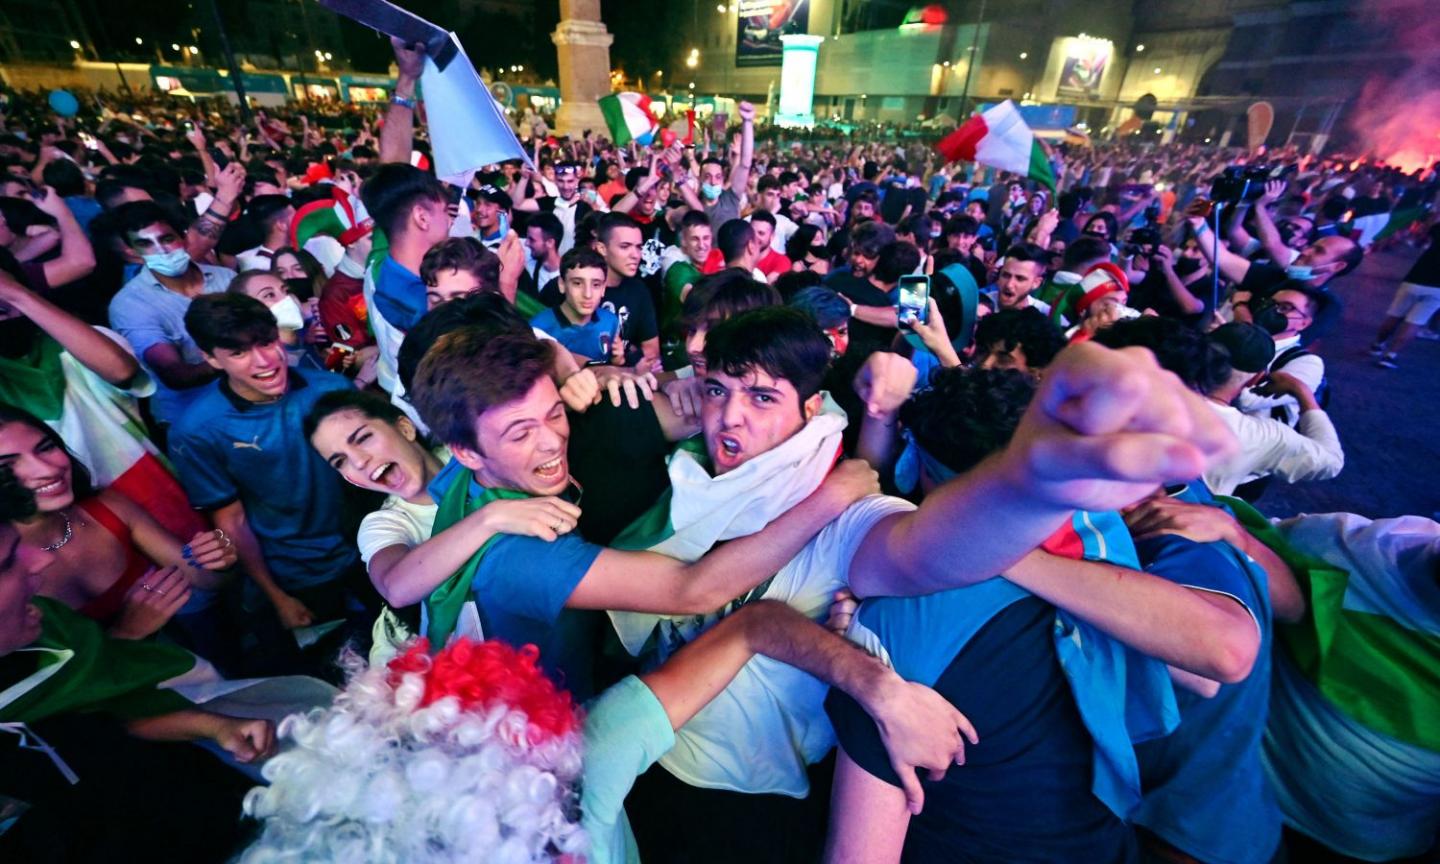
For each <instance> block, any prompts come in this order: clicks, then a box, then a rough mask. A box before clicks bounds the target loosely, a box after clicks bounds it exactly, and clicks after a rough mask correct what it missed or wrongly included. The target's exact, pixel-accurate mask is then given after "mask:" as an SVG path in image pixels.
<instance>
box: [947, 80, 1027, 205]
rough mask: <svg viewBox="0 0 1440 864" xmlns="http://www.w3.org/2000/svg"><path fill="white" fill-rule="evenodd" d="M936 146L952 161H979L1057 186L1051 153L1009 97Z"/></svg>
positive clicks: (967, 122) (975, 117) (968, 122)
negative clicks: (1049, 153) (1047, 151)
mask: <svg viewBox="0 0 1440 864" xmlns="http://www.w3.org/2000/svg"><path fill="white" fill-rule="evenodd" d="M935 149H936V150H937V151H938V152H939V153H940V155H941V156H944V157H945V159H946V161H948V162H960V161H962V160H963V161H969V162H979V163H980V164H981V165H989V166H990V167H992V168H999V169H1001V170H1003V171H1010V172H1013V173H1015V174H1022V175H1024V176H1026V177H1029V178H1030V179H1032V180H1036V181H1038V182H1040V183H1043V184H1045V185H1046V186H1049V187H1050V188H1051V189H1054V188H1055V169H1054V168H1053V167H1051V165H1050V157H1049V156H1048V155H1047V154H1046V153H1045V148H1044V147H1042V146H1041V145H1040V141H1039V140H1038V139H1037V138H1036V137H1035V133H1034V132H1032V131H1030V127H1029V126H1027V125H1025V120H1024V119H1023V118H1022V117H1021V116H1020V111H1019V109H1017V108H1016V107H1015V103H1014V102H1011V101H1010V100H1009V99H1006V100H1005V101H1004V102H1001V103H1000V104H999V105H996V106H995V107H994V108H991V109H990V110H988V111H985V112H984V113H982V114H976V115H975V116H974V117H971V118H970V119H969V120H966V121H965V122H964V123H961V124H960V125H959V126H958V127H957V128H956V129H955V131H954V132H951V133H950V134H949V135H946V136H945V137H944V138H942V139H940V141H939V143H937V144H936V145H935Z"/></svg>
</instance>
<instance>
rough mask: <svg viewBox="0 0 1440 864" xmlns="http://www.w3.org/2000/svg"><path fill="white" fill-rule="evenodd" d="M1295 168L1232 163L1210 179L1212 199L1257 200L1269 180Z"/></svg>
mask: <svg viewBox="0 0 1440 864" xmlns="http://www.w3.org/2000/svg"><path fill="white" fill-rule="evenodd" d="M1294 170H1295V166H1294V165H1290V166H1285V167H1281V166H1270V165H1232V166H1230V167H1229V168H1226V169H1225V170H1224V171H1221V172H1220V173H1219V174H1218V175H1216V177H1215V179H1214V180H1212V181H1210V200H1211V201H1223V202H1225V203H1227V204H1238V203H1240V202H1241V201H1255V200H1257V199H1259V197H1260V196H1261V195H1263V194H1265V183H1266V182H1267V181H1269V180H1277V179H1279V178H1281V177H1284V176H1285V175H1287V174H1290V173H1292V172H1293V171H1294Z"/></svg>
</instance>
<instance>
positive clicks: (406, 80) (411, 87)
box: [380, 36, 425, 162]
mask: <svg viewBox="0 0 1440 864" xmlns="http://www.w3.org/2000/svg"><path fill="white" fill-rule="evenodd" d="M390 45H391V46H392V47H393V48H394V49H395V65H396V66H397V67H398V68H399V70H400V71H399V74H398V75H396V77H395V93H394V96H393V97H392V98H391V101H390V104H389V106H387V107H386V109H385V125H384V127H382V128H381V129H380V161H381V162H409V161H410V150H411V149H412V145H413V143H414V140H415V109H414V108H412V107H410V106H407V105H401V104H399V103H398V102H396V101H395V100H396V99H406V100H414V98H415V85H416V84H417V83H419V81H420V73H422V72H424V71H425V46H423V45H419V46H416V47H413V48H412V47H409V46H407V45H406V44H405V43H404V42H402V41H400V40H399V39H396V38H395V37H393V36H392V37H390Z"/></svg>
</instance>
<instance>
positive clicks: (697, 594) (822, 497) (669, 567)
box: [565, 460, 880, 615]
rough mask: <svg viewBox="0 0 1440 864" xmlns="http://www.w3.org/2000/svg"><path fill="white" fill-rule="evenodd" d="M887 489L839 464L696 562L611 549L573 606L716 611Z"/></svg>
mask: <svg viewBox="0 0 1440 864" xmlns="http://www.w3.org/2000/svg"><path fill="white" fill-rule="evenodd" d="M879 489H880V487H879V484H878V482H877V481H876V476H875V472H874V470H873V469H871V468H870V466H869V465H866V464H865V463H863V462H860V461H858V460H852V461H849V462H843V463H841V464H840V465H837V466H836V467H835V470H833V471H831V472H830V476H829V477H827V478H826V479H825V482H824V483H822V484H820V488H818V489H816V490H815V492H813V493H812V494H811V495H810V497H808V498H806V499H805V500H804V501H802V502H800V503H799V504H798V505H796V506H795V507H793V508H791V509H790V510H789V512H787V513H785V515H783V516H781V517H780V518H778V519H776V520H775V521H774V522H771V523H770V524H769V525H767V526H766V527H765V529H764V530H763V531H760V532H758V533H755V534H751V535H750V536H748V537H742V538H739V539H736V540H731V541H730V542H728V543H725V544H724V545H722V546H720V547H718V548H716V549H714V550H712V551H711V552H710V553H709V554H707V555H705V556H704V557H703V558H701V559H700V560H698V561H696V562H694V563H692V564H686V563H684V562H682V561H677V560H675V559H674V558H670V557H669V556H666V555H660V554H657V553H654V552H622V551H620V550H616V549H605V550H603V551H602V552H601V553H600V555H599V556H598V557H597V558H596V559H595V562H594V563H593V564H591V565H590V569H589V570H588V571H586V573H585V576H584V578H582V579H581V580H580V584H579V585H577V586H576V587H575V590H574V591H573V592H572V593H571V595H570V598H569V600H567V601H566V604H565V605H566V606H568V607H570V608H575V609H605V610H613V611H627V612H652V613H656V614H662V615H699V614H704V613H707V612H713V611H715V610H716V609H719V608H720V607H721V606H723V605H725V604H726V603H727V602H729V601H730V600H733V599H735V598H736V597H739V596H740V595H741V594H744V593H745V592H746V591H749V590H750V589H752V588H754V587H755V586H756V585H759V584H760V583H761V582H762V581H763V580H765V579H767V578H769V577H770V576H772V575H774V574H775V573H777V572H779V570H780V568H782V567H784V566H785V565H786V564H787V563H789V562H790V559H792V558H794V557H795V556H796V555H798V554H800V550H801V549H803V548H804V547H805V544H806V543H809V542H810V539H811V538H812V537H814V536H815V535H816V534H817V533H819V532H820V530H821V529H822V528H824V527H825V526H826V525H828V524H829V523H830V522H831V520H833V519H835V518H836V517H838V516H839V515H840V514H841V513H843V512H845V508H846V507H849V506H850V505H851V504H852V503H854V502H855V501H858V500H860V499H861V498H863V497H865V496H866V495H869V494H873V493H875V492H878V491H879Z"/></svg>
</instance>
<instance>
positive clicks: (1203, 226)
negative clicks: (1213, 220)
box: [1194, 222, 1210, 237]
mask: <svg viewBox="0 0 1440 864" xmlns="http://www.w3.org/2000/svg"><path fill="white" fill-rule="evenodd" d="M1194 230H1195V236H1196V237H1199V236H1200V235H1201V234H1204V233H1205V232H1206V231H1209V230H1210V223H1209V222H1201V223H1200V227H1199V228H1196V229H1194Z"/></svg>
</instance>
